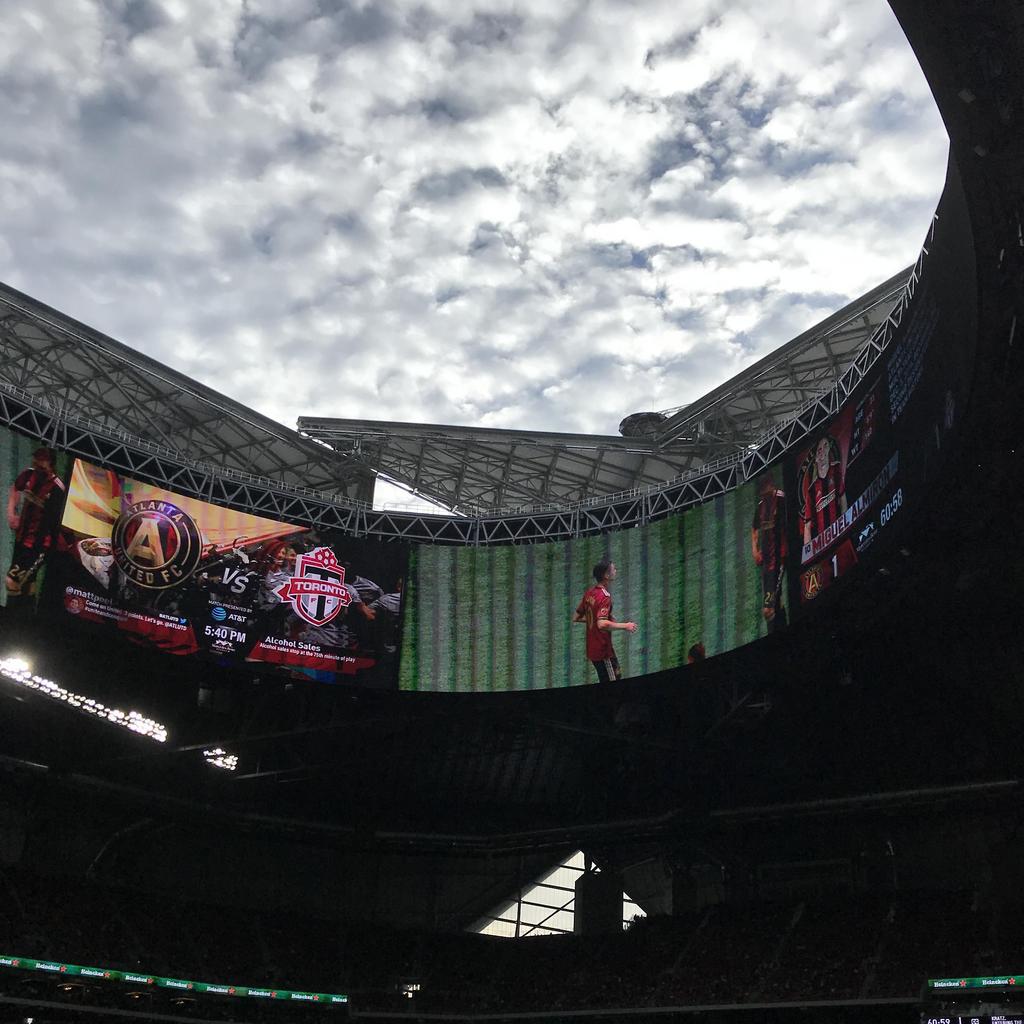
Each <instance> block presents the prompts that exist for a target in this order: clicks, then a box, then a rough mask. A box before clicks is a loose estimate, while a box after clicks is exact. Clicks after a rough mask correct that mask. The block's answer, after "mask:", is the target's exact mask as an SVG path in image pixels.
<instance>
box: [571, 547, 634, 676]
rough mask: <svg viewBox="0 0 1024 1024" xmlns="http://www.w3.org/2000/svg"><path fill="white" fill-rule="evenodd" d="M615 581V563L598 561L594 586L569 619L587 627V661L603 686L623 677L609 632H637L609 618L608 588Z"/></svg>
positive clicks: (631, 623)
mask: <svg viewBox="0 0 1024 1024" xmlns="http://www.w3.org/2000/svg"><path fill="white" fill-rule="evenodd" d="M614 579H615V566H614V564H613V563H611V562H605V561H601V562H598V563H597V565H595V566H594V581H595V583H594V586H592V587H591V588H590V589H589V590H588V591H587V592H586V593H585V594H584V595H583V600H582V601H580V603H579V605H578V606H577V608H576V611H575V612H574V613H573V617H572V621H573V622H585V623H586V625H587V658H588V660H589V661H591V662H592V663H593V665H594V668H595V669H596V670H597V678H598V680H599V681H600V682H602V683H607V682H608V681H609V680H610V679H621V678H622V670H621V669H620V668H619V659H618V658H616V657H615V648H614V647H613V646H612V630H615V629H624V630H625V631H626V632H627V633H635V632H636V630H637V625H636V623H635V622H616V621H615V620H614V619H613V618H612V595H611V593H610V592H609V590H608V588H609V587H610V586H611V583H612V581H613V580H614Z"/></svg>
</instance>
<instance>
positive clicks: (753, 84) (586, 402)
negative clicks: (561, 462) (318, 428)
mask: <svg viewBox="0 0 1024 1024" xmlns="http://www.w3.org/2000/svg"><path fill="white" fill-rule="evenodd" d="M679 8H680V5H678V4H676V3H671V2H668V0H643V2H638V3H630V4H627V3H621V2H618V0H595V2H593V3H590V4H588V5H584V6H580V7H576V8H570V7H564V6H558V5H552V4H549V3H546V2H541V0H536V2H531V3H527V2H517V3H514V4H513V3H511V2H510V0H505V2H499V0H488V2H484V0H471V2H469V3H461V2H460V3H455V2H454V0H451V2H441V0H435V2H433V3H426V4H424V3H421V2H416V3H413V2H412V0H387V2H383V0H382V2H378V3H373V4H369V3H362V2H357V0H301V2H288V3H284V2H279V0H258V2H257V0H233V2H225V0H216V2H214V0H195V2H192V3H184V2H183V0H173V2H172V0H104V2H102V3H99V2H95V0H40V2H38V3H36V4H34V5H32V7H31V8H25V7H23V8H22V9H20V10H13V11H12V12H10V14H9V15H8V17H7V19H6V21H5V31H4V33H3V35H2V36H0V68H2V69H3V71H2V72H0V74H2V82H0V118H2V120H3V123H4V124H5V126H6V127H7V130H6V131H5V136H4V142H3V143H2V144H0V202H2V203H3V207H4V210H5V222H4V227H3V233H2V237H0V278H2V279H3V280H5V281H7V282H8V283H10V284H12V285H14V286H15V287H18V288H21V289H23V290H24V291H26V292H28V293H29V294H31V295H34V296H36V297H37V298H39V299H41V300H43V301H44V302H48V303H50V304H52V305H54V306H56V307H57V308H59V309H61V310H63V311H65V312H67V313H69V314H71V315H72V316H75V317H77V318H79V319H82V320H84V321H85V322H87V323H89V324H92V325H93V326H95V327H97V328H98V329H100V330H102V331H104V332H106V333H108V334H111V335H113V336H114V337H117V338H119V339H120V340H123V341H124V342H126V343H127V344H129V345H132V346H135V347H137V348H139V349H141V350H143V351H145V352H147V353H149V354H151V355H153V356H155V357H156V358H158V359H162V360H164V361H166V362H168V363H170V364H171V365H173V366H175V367H177V368H178V369H180V370H183V371H184V372H186V373H188V374H191V375H193V376H195V377H197V378H198V379H200V380H202V381H203V382H205V383H207V384H209V385H211V386H212V387H214V388H217V389H219V390H222V391H224V392H226V393H227V394H229V395H232V396H233V397H235V398H238V399H240V400H241V401H243V402H246V403H247V404H250V405H252V406H254V407H256V408H258V409H260V410H261V411H263V412H266V413H268V414H270V415H272V416H274V417H276V418H278V419H279V420H281V421H282V422H285V423H294V420H295V418H296V417H297V416H298V415H302V414H321V415H331V414H337V415H342V416H366V417H369V418H394V419H405V420H414V421H440V422H461V423H480V424H484V425H491V426H524V427H537V428H545V429H568V430H575V429H579V430H587V431H596V432H613V431H614V430H615V426H616V424H617V423H618V421H619V419H621V417H622V416H623V415H625V414H627V413H629V412H631V411H634V410H635V409H640V408H667V407H672V406H678V405H680V404H683V403H684V402H686V401H688V400H691V399H693V398H695V397H698V396H699V395H700V394H702V393H703V392H704V391H706V390H707V389H708V388H710V387H713V386H715V385H717V384H718V383H720V382H721V381H722V380H723V379H725V378H727V377H728V376H730V375H731V374H733V373H735V372H737V371H738V370H740V369H742V367H743V365H746V364H747V363H749V362H750V361H753V360H754V359H756V358H759V357H760V356H762V355H763V354H764V353H765V352H767V351H769V350H770V349H771V348H773V347H775V346H777V345H779V344H781V343H783V342H785V341H786V340H788V337H790V336H791V335H792V334H795V333H797V332H798V331H800V330H803V329H805V328H806V327H808V326H810V324H811V323H813V322H814V320H815V319H817V318H820V317H821V316H824V315H826V314H827V313H829V312H831V311H832V310H833V309H835V308H837V307H838V306H839V305H841V304H842V303H843V302H844V301H846V300H848V299H849V298H852V297H854V296H855V295H857V294H859V293H861V292H863V291H864V290H866V289H867V288H869V287H871V286H872V285H874V284H876V283H877V282H878V281H880V280H882V279H884V278H885V277H887V276H889V275H890V274H892V273H894V272H895V271H896V270H898V269H899V268H900V267H902V266H904V265H906V264H908V263H909V262H911V261H912V259H913V258H914V256H915V254H916V251H917V248H918V245H919V244H920V241H921V239H922V237H923V235H924V232H925V229H926V227H927V225H928V222H929V218H930V215H931V210H932V208H933V206H934V203H935V200H936V198H937V197H938V193H939V190H940V188H941V183H942V180H943V174H944V163H945V138H944V135H943V132H942V129H941V125H940V124H939V121H938V117H937V113H936V112H935V110H934V105H933V104H932V101H931V98H930V96H929V94H928V91H927V88H926V86H925V83H924V80H923V77H922V75H921V73H920V70H919V69H918V68H917V67H916V64H915V62H914V58H913V55H912V54H911V53H910V51H909V48H908V47H907V45H906V42H905V40H903V38H902V35H901V33H900V30H899V28H898V26H897V25H896V23H895V21H894V19H893V18H892V15H891V13H890V12H889V10H888V8H887V6H886V4H885V3H884V2H883V0H852V2H846V3H843V4H842V5H840V4H838V3H835V2H828V3H823V4H819V5H814V6H812V7H811V8H808V7H807V6H806V5H798V4H796V3H795V2H786V3H777V4H772V5H765V4H759V3H754V2H753V0H744V2H737V3H731V4H728V5H726V4H724V3H722V2H721V0H715V2H712V0H705V2H703V3H700V4H690V5H685V8H686V9H685V10H680V9H679Z"/></svg>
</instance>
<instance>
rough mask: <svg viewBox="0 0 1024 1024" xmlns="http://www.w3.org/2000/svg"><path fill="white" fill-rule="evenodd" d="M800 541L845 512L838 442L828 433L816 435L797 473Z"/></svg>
mask: <svg viewBox="0 0 1024 1024" xmlns="http://www.w3.org/2000/svg"><path fill="white" fill-rule="evenodd" d="M801 491H802V499H803V507H802V508H801V510H800V518H801V520H802V521H803V536H804V543H805V544H810V543H811V541H812V540H813V539H814V538H815V537H817V536H818V534H820V533H824V532H825V530H826V529H828V527H830V526H831V525H832V524H833V523H834V522H835V521H836V520H837V519H839V517H840V516H843V515H845V514H846V481H845V480H844V479H843V464H842V459H841V458H840V455H839V446H838V445H837V444H836V442H835V441H834V440H833V439H832V437H831V435H829V434H825V435H824V437H821V438H819V439H818V442H817V444H816V445H815V446H814V448H812V449H811V453H810V455H809V456H808V457H807V460H806V461H805V463H804V466H803V471H802V473H801Z"/></svg>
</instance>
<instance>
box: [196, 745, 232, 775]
mask: <svg viewBox="0 0 1024 1024" xmlns="http://www.w3.org/2000/svg"><path fill="white" fill-rule="evenodd" d="M203 757H204V758H206V763H207V764H212V765H214V766H215V767H217V768H223V769H224V770H225V771H227V772H233V771H234V770H235V769H236V768H237V767H238V755H237V754H229V753H228V752H227V751H226V750H225V749H224V748H223V747H213V748H211V749H210V750H204V751H203Z"/></svg>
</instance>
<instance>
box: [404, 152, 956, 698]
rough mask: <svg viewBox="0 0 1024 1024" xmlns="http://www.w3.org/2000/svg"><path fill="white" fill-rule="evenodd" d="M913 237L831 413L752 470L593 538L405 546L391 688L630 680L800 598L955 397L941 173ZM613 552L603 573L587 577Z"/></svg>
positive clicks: (824, 578)
mask: <svg viewBox="0 0 1024 1024" xmlns="http://www.w3.org/2000/svg"><path fill="white" fill-rule="evenodd" d="M926 251H927V257H926V262H925V263H924V264H923V268H922V273H921V277H920V278H919V280H917V282H916V287H915V292H914V296H913V299H912V300H911V301H910V302H909V305H908V307H907V308H906V310H904V313H903V317H902V319H901V320H900V323H899V326H898V328H897V329H896V330H895V333H894V334H893V337H892V339H891V341H890V343H889V345H888V347H887V349H886V351H885V353H884V354H883V356H882V357H881V358H879V359H878V360H877V362H876V363H875V364H874V366H873V367H872V368H871V369H870V371H869V372H868V373H867V375H866V376H865V378H864V379H863V380H861V382H860V383H859V385H858V386H857V387H856V388H855V389H854V390H853V392H852V393H851V394H849V395H848V396H847V398H846V401H845V402H844V403H843V405H842V406H841V408H840V409H839V412H838V413H837V414H836V415H835V416H833V417H831V418H830V419H827V420H825V421H824V422H822V423H821V424H819V426H818V428H817V430H815V431H813V432H811V434H810V435H809V436H808V437H807V438H806V440H805V441H804V442H802V443H801V444H799V445H797V446H796V448H795V449H794V450H792V451H791V452H790V453H789V455H787V456H784V457H783V458H782V459H781V460H779V461H778V462H776V463H775V464H774V465H773V466H772V467H770V468H769V469H767V470H766V471H765V472H763V473H762V474H761V475H760V476H759V477H758V478H757V479H755V480H753V481H751V482H748V483H747V484H745V485H743V486H742V487H739V488H737V489H736V490H734V491H731V492H729V493H728V494H726V495H724V496H723V497H719V498H715V499H713V500H711V501H707V502H705V503H704V504H702V505H698V506H696V507H694V508H691V509H689V510H687V511H686V512H684V513H682V514H681V515H676V516H673V517H671V518H668V519H664V520H661V521H659V522H655V523H650V524H646V525H642V526H637V527H634V528H632V529H623V530H619V531H616V532H612V533H608V534H606V535H604V536H597V537H586V538H581V539H579V540H573V541H565V542H560V543H550V544H537V545H533V546H514V547H503V548H497V547H491V548H486V547H485V548H442V547H418V548H415V549H414V550H413V553H412V558H411V561H410V566H409V582H408V595H407V605H408V607H407V610H406V620H405V628H404V630H403V636H402V658H401V670H400V684H401V687H402V688H403V689H409V690H435V691H466V690H474V691H480V690H529V689H543V688H548V687H555V686H565V685H582V684H586V683H592V682H599V681H605V680H614V679H616V678H619V677H622V678H626V677H632V676H640V675H644V674H647V673H651V672H658V671H662V670H665V669H673V668H677V667H679V666H682V665H685V664H687V663H688V662H691V661H694V660H700V659H702V658H703V657H705V656H707V657H710V656H712V655H715V654H721V653H724V652H725V651H729V650H731V649H733V648H735V647H739V646H740V645H742V644H746V643H749V642H750V641H752V640H756V639H757V638H759V637H761V636H764V635H765V634H766V633H768V632H770V631H774V630H776V629H780V628H782V627H783V626H784V625H785V624H786V623H787V622H788V621H789V619H790V618H791V617H793V616H794V615H800V614H804V613H805V612H806V611H808V610H809V608H810V607H812V606H813V603H814V602H815V601H817V600H818V599H819V598H820V597H821V595H822V594H823V593H824V592H825V591H827V590H828V588H829V587H830V586H831V585H832V584H833V583H834V582H835V581H836V580H838V579H840V578H841V577H842V576H844V575H846V574H847V573H849V572H850V571H851V570H852V569H853V568H854V567H855V566H856V565H857V564H858V563H859V562H861V561H863V560H864V559H865V558H866V557H868V551H869V549H870V548H871V547H872V546H873V545H875V544H876V543H877V542H878V541H879V539H880V538H881V537H882V536H883V535H885V534H886V532H887V530H888V527H889V526H890V524H892V523H893V522H894V521H897V520H901V519H903V518H905V516H906V509H907V508H908V507H909V506H911V505H912V504H914V503H915V502H916V501H918V500H919V499H920V498H921V496H922V493H923V492H924V490H925V485H926V483H927V482H928V481H930V480H932V479H933V478H934V476H935V474H936V472H937V470H938V468H939V466H940V464H941V461H942V456H943V449H944V448H945V447H947V446H948V442H949V438H950V434H951V432H952V431H953V430H954V427H955V425H956V423H957V420H958V418H959V410H960V409H961V407H962V406H963V404H964V401H965V399H966V396H967V393H968V388H969V382H970V370H971V366H972V364H973V356H974V340H975V334H976V321H975V302H974V288H975V284H974V273H975V271H974V263H973V247H972V246H971V244H970V228H969V224H968V220H967V214H966V208H965V205H964V201H963V193H962V190H961V188H960V184H959V180H958V178H957V175H956V172H955V170H952V169H951V172H950V177H949V180H948V182H947V189H946V191H945V193H944V194H943V199H942V201H941V202H940V205H939V210H938V212H937V214H936V220H935V224H934V232H933V234H932V236H931V237H930V238H929V240H928V244H927V250H926ZM890 532H891V531H890ZM609 563H610V564H612V565H614V567H615V572H614V575H612V576H611V577H608V576H606V577H605V578H604V580H603V582H602V581H597V580H595V579H594V578H593V570H594V568H595V567H597V568H598V573H599V574H600V573H601V572H603V571H604V567H605V566H607V565H608V564H609ZM595 588H596V589H595ZM634 625H635V629H634Z"/></svg>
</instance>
